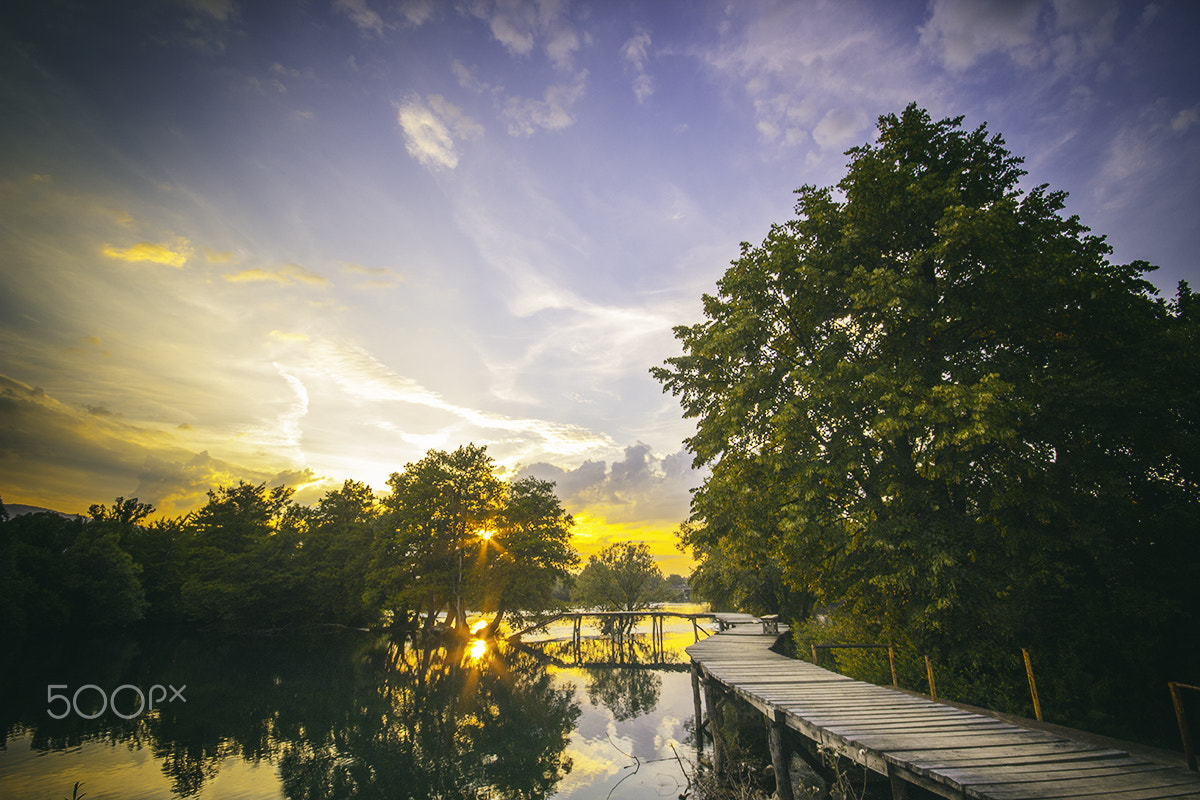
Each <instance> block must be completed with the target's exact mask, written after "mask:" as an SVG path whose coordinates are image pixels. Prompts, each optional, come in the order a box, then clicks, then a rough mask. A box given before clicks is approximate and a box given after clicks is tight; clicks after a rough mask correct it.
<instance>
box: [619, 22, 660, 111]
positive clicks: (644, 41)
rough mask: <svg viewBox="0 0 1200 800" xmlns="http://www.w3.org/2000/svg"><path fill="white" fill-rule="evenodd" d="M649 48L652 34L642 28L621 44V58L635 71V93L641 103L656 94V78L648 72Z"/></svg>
mask: <svg viewBox="0 0 1200 800" xmlns="http://www.w3.org/2000/svg"><path fill="white" fill-rule="evenodd" d="M649 50H650V34H649V32H647V31H645V30H640V29H639V30H638V32H637V33H635V34H634V35H633V36H631V37H629V38H628V39H627V40H625V44H623V45H621V60H622V61H623V62H625V64H626V66H627V67H628V68H629V69H630V70H631V71H632V72H633V76H634V77H633V95H634V97H636V98H637V101H638V102H639V103H644V102H645V101H646V98H648V97H650V95H652V94H654V80H653V79H652V78H651V77H650V75H649V74H647V72H646V60H647V58H648V57H649Z"/></svg>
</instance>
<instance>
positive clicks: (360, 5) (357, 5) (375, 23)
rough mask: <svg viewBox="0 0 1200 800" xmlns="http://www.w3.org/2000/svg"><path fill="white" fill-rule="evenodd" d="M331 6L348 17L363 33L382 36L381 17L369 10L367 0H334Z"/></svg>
mask: <svg viewBox="0 0 1200 800" xmlns="http://www.w3.org/2000/svg"><path fill="white" fill-rule="evenodd" d="M333 7H334V8H335V9H336V10H338V11H340V12H342V13H343V14H345V15H346V16H347V17H349V18H350V21H351V22H353V23H354V24H355V25H356V26H358V29H359V30H360V31H362V32H363V33H367V34H374V35H376V36H383V17H381V16H379V14H378V13H376V12H375V11H373V10H371V7H370V6H368V5H367V0H336V2H335V3H334V4H333Z"/></svg>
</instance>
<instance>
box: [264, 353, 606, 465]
mask: <svg viewBox="0 0 1200 800" xmlns="http://www.w3.org/2000/svg"><path fill="white" fill-rule="evenodd" d="M279 363H280V365H281V366H279V367H277V368H278V369H286V370H287V371H288V372H289V373H291V374H293V375H295V376H303V375H306V374H307V375H313V374H314V373H315V374H318V375H319V376H321V377H322V378H323V379H325V380H327V381H332V383H334V384H335V385H337V386H338V387H339V388H340V389H341V391H342V392H344V393H345V394H346V395H347V396H348V397H349V398H351V399H352V400H354V401H356V402H358V403H360V404H371V405H374V406H376V408H375V409H374V410H373V411H372V412H371V413H372V414H373V415H374V416H375V418H376V419H379V420H381V422H382V423H383V424H382V425H381V427H384V428H387V429H391V430H397V428H396V426H395V425H392V424H391V420H394V419H396V418H397V417H399V418H401V419H404V420H405V426H406V427H405V430H404V432H405V433H407V434H423V435H438V436H440V435H441V433H442V432H443V431H444V430H445V429H444V427H443V428H441V429H440V430H435V432H434V433H429V432H428V426H431V425H433V424H434V423H433V422H432V421H430V420H424V421H418V420H416V419H415V418H414V417H413V415H412V414H411V412H410V411H408V410H405V409H402V408H396V405H397V404H403V405H408V406H417V407H422V408H426V409H430V410H433V411H436V412H440V413H441V414H442V415H444V416H447V417H449V419H450V420H453V421H456V427H457V428H458V429H459V431H460V433H462V434H465V435H464V436H463V437H462V438H463V439H464V440H480V439H483V438H485V437H486V436H487V434H488V433H490V434H491V435H493V436H496V435H497V434H498V435H500V436H502V437H503V441H504V442H505V444H506V445H507V446H508V447H509V448H510V449H513V448H515V449H519V450H521V451H524V452H530V451H532V452H542V453H548V454H553V455H559V456H572V455H579V454H581V453H587V452H590V451H594V450H597V449H608V448H611V447H612V446H613V442H612V440H611V439H610V438H609V437H608V436H606V435H604V434H600V433H595V432H593V431H590V430H588V429H587V428H584V427H582V426H579V425H571V424H567V423H561V422H555V421H552V420H544V419H533V418H522V417H513V416H508V415H505V414H498V413H494V412H490V411H482V410H480V409H477V408H472V407H469V406H465V405H461V404H458V403H454V402H451V401H449V400H447V399H446V398H445V397H443V396H442V395H441V394H440V393H438V392H435V391H432V390H430V389H428V388H426V387H425V386H422V385H421V384H419V383H418V382H416V381H414V380H412V379H411V378H406V377H404V376H402V375H399V374H397V373H395V372H393V371H392V370H390V369H389V368H388V367H387V366H385V365H384V364H382V363H380V362H379V361H378V360H377V359H375V358H374V357H373V356H372V355H371V354H370V353H368V352H367V351H366V350H364V349H362V348H361V347H358V346H355V345H349V344H343V343H338V342H334V341H332V340H328V339H319V340H314V341H313V342H311V344H310V345H309V346H308V347H306V348H304V349H303V350H302V351H301V352H299V353H297V354H296V355H295V357H294V358H293V359H292V361H290V362H289V361H288V360H287V359H285V358H282V357H281V358H280V359H279ZM442 424H443V425H444V421H443V423H442ZM389 425H390V426H391V427H390V428H389V427H388V426H389ZM421 425H424V426H426V427H425V430H424V431H423V430H421V427H420V426H421Z"/></svg>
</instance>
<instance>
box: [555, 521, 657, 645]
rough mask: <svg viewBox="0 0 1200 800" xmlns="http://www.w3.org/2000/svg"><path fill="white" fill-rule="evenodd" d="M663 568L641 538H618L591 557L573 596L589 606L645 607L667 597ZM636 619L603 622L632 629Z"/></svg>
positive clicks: (607, 608)
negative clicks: (626, 539)
mask: <svg viewBox="0 0 1200 800" xmlns="http://www.w3.org/2000/svg"><path fill="white" fill-rule="evenodd" d="M667 595H668V592H667V582H666V579H665V578H663V574H662V570H661V569H660V568H659V566H658V564H657V563H655V561H654V556H652V555H651V554H650V548H649V547H647V546H646V545H645V544H643V543H641V542H614V543H613V544H610V545H608V546H607V547H605V548H604V549H603V550H601V551H600V552H599V553H596V554H595V555H592V556H590V557H589V558H588V562H587V565H586V566H584V568H583V570H582V571H581V572H580V573H579V576H578V577H577V578H576V580H575V590H574V591H573V592H572V593H571V599H572V600H573V601H574V602H575V603H577V604H579V605H582V606H586V607H588V608H599V609H601V610H604V611H641V610H642V609H644V608H647V607H649V606H650V605H651V604H652V603H657V602H660V601H662V600H665V599H666V598H667ZM633 622H634V620H633V619H632V618H627V619H625V620H624V621H623V624H617V625H605V626H602V627H603V628H604V629H605V630H612V631H628V630H630V629H631V628H632V626H633Z"/></svg>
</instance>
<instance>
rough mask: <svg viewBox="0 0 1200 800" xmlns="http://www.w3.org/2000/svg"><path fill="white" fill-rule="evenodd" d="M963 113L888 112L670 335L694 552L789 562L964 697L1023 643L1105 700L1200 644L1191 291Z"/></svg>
mask: <svg viewBox="0 0 1200 800" xmlns="http://www.w3.org/2000/svg"><path fill="white" fill-rule="evenodd" d="M961 123H962V120H961V118H958V119H946V120H940V121H934V120H932V119H931V118H930V116H929V114H928V113H927V112H925V111H923V110H920V109H918V108H917V107H915V106H909V107H908V108H907V109H906V110H905V111H904V112H903V113H902V114H901V115H899V116H896V115H887V116H884V117H881V118H880V121H879V126H878V138H877V140H876V142H875V143H873V144H870V145H864V146H861V147H857V148H854V149H852V150H850V151H848V153H847V154H848V156H849V157H850V161H849V165H848V170H847V174H846V177H845V178H844V179H843V180H842V181H841V182H840V183H839V184H838V185H837V186H836V187H826V188H818V187H814V186H804V187H802V188H801V189H799V190H798V196H799V200H798V202H797V205H796V217H795V218H794V219H792V220H790V221H788V222H786V223H784V224H779V225H774V226H772V228H771V230H770V232H769V234H768V235H767V238H766V239H765V240H764V242H763V243H762V244H761V245H759V246H757V247H754V246H751V245H749V244H743V245H742V251H741V255H740V257H739V258H738V259H737V260H735V261H734V262H732V265H731V267H730V268H729V269H728V270H727V272H726V273H725V275H724V277H723V278H722V279H721V280H720V282H719V283H718V286H717V293H716V294H715V295H705V297H704V314H705V318H706V319H705V321H704V322H701V323H699V324H696V325H691V326H680V327H678V328H676V330H675V333H676V336H677V338H678V339H679V340H680V342H681V343H682V346H683V350H684V354H683V355H681V356H678V357H675V358H671V359H668V360H667V362H666V364H665V366H663V367H659V368H656V369H655V370H654V371H653V372H654V374H655V376H656V377H657V378H658V379H659V380H660V381H661V382H662V383H663V385H664V387H665V389H666V390H668V391H670V392H672V393H673V394H675V395H677V396H678V397H679V398H680V400H681V403H682V406H683V409H684V412H685V414H686V416H688V417H690V418H694V419H695V420H696V421H697V433H696V435H695V436H693V437H692V438H691V439H689V440H688V446H689V447H690V449H691V450H692V452H693V453H694V454H695V461H696V464H697V465H707V466H709V467H710V469H711V476H710V477H709V479H708V480H707V481H706V483H705V485H704V486H703V487H702V488H701V489H700V490H699V491H698V492H697V494H696V495H695V498H694V501H693V519H692V524H691V525H690V526H689V527H688V528H687V529H686V532H685V542H686V544H687V545H689V546H691V547H693V548H694V549H695V552H696V553H697V555H698V557H699V559H700V567H699V570H698V576H699V577H700V579H701V583H702V584H703V583H705V582H706V581H707V582H708V583H709V584H710V585H720V584H721V581H727V582H731V584H732V585H735V586H737V585H740V586H741V591H742V592H743V593H750V591H751V589H752V588H753V587H752V586H748V585H746V583H747V581H749V582H750V583H752V582H753V581H756V580H759V578H758V577H755V576H754V575H753V571H752V570H749V571H748V570H747V566H749V565H751V564H752V563H754V562H756V561H757V562H759V563H763V564H770V563H772V562H774V563H777V564H778V566H779V568H780V577H781V578H782V580H783V582H784V583H785V584H786V587H787V588H788V590H790V592H792V593H795V594H797V595H800V596H807V597H809V598H811V599H812V600H813V601H815V602H818V603H821V604H824V605H826V606H830V607H836V608H837V609H839V613H840V617H841V619H843V620H853V623H852V624H851V626H852V627H854V628H856V629H857V630H858V631H859V635H863V636H877V637H881V638H889V639H893V640H896V641H907V642H911V643H912V647H913V648H914V649H919V650H920V651H922V652H925V653H932V654H933V655H934V656H935V658H937V659H939V661H940V663H942V664H943V665H945V666H944V669H946V670H947V671H949V672H950V673H951V674H955V675H958V676H959V677H958V678H957V679H956V680H958V681H959V682H960V684H961V686H962V687H963V691H964V692H970V691H977V692H982V693H984V694H987V693H988V692H993V691H996V692H1007V691H1008V689H1009V688H1011V687H1012V686H1013V685H1016V681H1018V680H1019V677H1018V676H1019V672H1017V671H1015V670H1014V671H1011V674H1010V672H1008V671H1005V670H1006V669H1007V668H1006V667H1003V668H1002V667H1001V666H999V665H1000V664H1001V663H1005V664H1007V663H1008V661H1009V660H1011V659H1010V658H1008V657H1005V658H1004V659H1002V660H998V659H999V657H1000V654H1002V653H1011V652H1015V648H1018V647H1020V646H1028V647H1030V648H1031V649H1032V650H1034V651H1035V652H1037V653H1039V654H1040V655H1041V656H1042V658H1043V660H1044V661H1048V662H1050V663H1052V664H1053V665H1054V666H1053V667H1052V669H1053V670H1055V671H1057V674H1059V675H1060V676H1061V679H1062V684H1063V686H1062V688H1061V691H1062V694H1063V697H1062V698H1061V699H1062V703H1063V705H1064V706H1070V705H1073V711H1076V712H1080V713H1082V711H1081V710H1082V709H1085V708H1087V709H1094V708H1109V709H1112V708H1115V707H1116V706H1118V705H1120V702H1119V695H1120V694H1122V692H1123V693H1124V695H1125V696H1126V697H1130V696H1131V695H1130V694H1129V689H1130V686H1129V685H1126V687H1125V688H1124V689H1120V688H1119V686H1120V685H1121V682H1122V681H1124V680H1126V679H1131V680H1133V682H1134V684H1136V688H1137V692H1138V695H1137V696H1138V697H1139V698H1142V699H1144V698H1145V697H1146V696H1147V694H1148V693H1149V692H1151V691H1154V692H1158V691H1160V690H1161V684H1158V685H1157V686H1154V687H1152V686H1151V684H1152V683H1153V682H1155V681H1158V680H1160V679H1162V680H1165V679H1166V678H1165V677H1164V674H1165V672H1166V671H1169V670H1171V669H1174V670H1178V671H1183V670H1185V669H1186V666H1187V665H1188V664H1193V665H1194V664H1195V663H1197V656H1200V653H1198V652H1197V646H1196V640H1195V637H1191V636H1185V635H1183V633H1182V632H1183V631H1187V630H1192V631H1194V630H1195V629H1196V625H1197V622H1198V621H1200V608H1198V602H1197V599H1196V595H1195V593H1191V594H1189V593H1188V592H1185V591H1183V587H1187V586H1194V585H1198V581H1200V569H1198V563H1200V560H1198V558H1197V554H1198V553H1200V548H1198V547H1197V539H1196V533H1195V530H1196V528H1195V524H1194V520H1195V519H1196V518H1197V516H1198V515H1197V512H1198V511H1200V508H1198V505H1200V500H1198V498H1200V491H1198V489H1200V469H1198V466H1200V462H1198V460H1197V454H1198V452H1200V448H1198V447H1197V444H1198V441H1200V439H1198V437H1197V426H1198V425H1200V413H1198V412H1200V408H1198V396H1200V393H1198V391H1197V389H1198V386H1197V381H1198V380H1200V377H1198V376H1200V364H1198V363H1197V353H1198V352H1200V351H1197V349H1196V347H1195V344H1196V337H1197V318H1196V313H1195V303H1194V300H1193V297H1192V295H1191V293H1190V291H1189V290H1188V288H1187V287H1186V285H1182V286H1181V288H1180V292H1179V295H1178V297H1177V298H1176V300H1175V301H1174V302H1173V303H1171V304H1167V303H1164V302H1163V301H1161V300H1158V299H1156V298H1155V297H1154V294H1155V290H1154V289H1153V287H1152V286H1151V284H1149V283H1148V282H1147V281H1146V280H1145V279H1144V275H1145V273H1146V272H1147V271H1148V270H1149V269H1151V267H1150V266H1149V265H1148V264H1146V263H1144V262H1134V263H1132V264H1126V265H1117V264H1112V263H1110V262H1109V261H1108V258H1107V257H1108V255H1109V254H1110V252H1111V250H1110V248H1109V246H1108V245H1107V244H1106V242H1105V241H1104V239H1103V237H1100V236H1095V235H1092V234H1090V233H1089V232H1088V230H1087V229H1086V228H1085V227H1084V226H1083V225H1082V224H1081V223H1080V221H1079V219H1078V218H1076V217H1073V216H1065V215H1064V214H1063V209H1064V204H1065V199H1066V195H1065V193H1063V192H1059V191H1051V190H1050V189H1049V188H1048V187H1046V186H1044V185H1043V186H1037V187H1035V188H1033V189H1030V190H1028V191H1023V190H1022V189H1021V188H1020V187H1019V186H1018V181H1019V179H1020V178H1021V177H1022V176H1023V175H1024V173H1023V171H1022V170H1021V168H1020V164H1021V159H1019V158H1017V157H1014V156H1013V155H1012V154H1011V153H1009V152H1008V150H1006V149H1005V146H1004V141H1003V139H1002V138H1001V137H1000V136H999V135H992V134H989V132H988V131H987V130H986V127H984V126H981V127H979V128H977V129H975V130H972V131H968V130H964V129H963V128H962V125H961ZM807 606H808V603H806V602H799V603H798V604H797V607H798V608H806V607H807ZM797 616H802V614H800V615H797ZM797 621H799V620H797ZM1000 673H1003V674H1000ZM1175 674H1177V675H1178V674H1179V673H1178V672H1176V673H1175ZM941 682H942V679H941V678H939V688H940V687H941ZM1072 683H1075V684H1076V685H1078V686H1082V685H1087V686H1089V687H1091V690H1092V691H1093V693H1092V696H1090V697H1083V696H1081V692H1079V691H1078V690H1070V689H1068V688H1067V686H1069V685H1071V684H1072ZM1016 694H1018V695H1019V694H1020V693H1019V692H1016ZM1071 695H1073V696H1071ZM1101 695H1103V696H1101ZM964 699H972V700H974V701H976V702H984V701H986V702H992V703H995V704H996V705H997V706H1001V705H1003V703H1002V700H1003V698H1000V697H995V696H985V697H980V696H976V697H971V698H967V697H964ZM1126 710H1129V709H1126Z"/></svg>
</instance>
